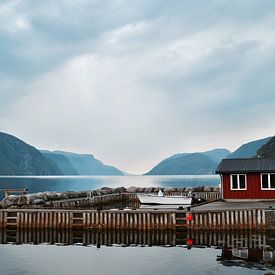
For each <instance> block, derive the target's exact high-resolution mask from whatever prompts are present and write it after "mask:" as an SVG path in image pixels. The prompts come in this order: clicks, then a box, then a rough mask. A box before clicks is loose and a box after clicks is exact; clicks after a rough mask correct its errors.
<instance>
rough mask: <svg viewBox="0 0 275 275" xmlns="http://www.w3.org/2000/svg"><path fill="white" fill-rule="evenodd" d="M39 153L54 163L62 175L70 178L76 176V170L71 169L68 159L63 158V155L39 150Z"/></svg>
mask: <svg viewBox="0 0 275 275" xmlns="http://www.w3.org/2000/svg"><path fill="white" fill-rule="evenodd" d="M40 152H41V153H42V155H43V156H44V157H46V158H47V159H49V160H51V161H53V162H55V163H56V165H57V166H58V168H59V170H60V171H61V172H62V174H63V175H70V176H75V175H78V173H77V171H76V169H75V168H74V167H73V165H72V164H71V162H70V161H69V160H68V158H67V157H65V156H64V155H62V154H58V153H55V152H50V151H46V150H40Z"/></svg>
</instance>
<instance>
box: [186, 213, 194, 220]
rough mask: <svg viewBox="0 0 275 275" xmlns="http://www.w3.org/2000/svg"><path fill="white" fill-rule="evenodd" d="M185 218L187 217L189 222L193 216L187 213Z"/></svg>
mask: <svg viewBox="0 0 275 275" xmlns="http://www.w3.org/2000/svg"><path fill="white" fill-rule="evenodd" d="M186 219H187V220H188V221H189V222H191V221H193V216H192V214H189V215H187V217H186Z"/></svg>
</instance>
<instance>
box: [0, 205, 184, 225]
mask: <svg viewBox="0 0 275 275" xmlns="http://www.w3.org/2000/svg"><path fill="white" fill-rule="evenodd" d="M186 227H187V223H186V211H182V210H141V209H140V210H139V209H137V210H102V211H96V210H78V209H71V210H68V209H5V210H4V209H3V210H0V228H22V229H24V228H53V229H66V228H67V229H68V228H82V229H108V230H114V229H118V230H141V229H144V230H176V229H177V228H186Z"/></svg>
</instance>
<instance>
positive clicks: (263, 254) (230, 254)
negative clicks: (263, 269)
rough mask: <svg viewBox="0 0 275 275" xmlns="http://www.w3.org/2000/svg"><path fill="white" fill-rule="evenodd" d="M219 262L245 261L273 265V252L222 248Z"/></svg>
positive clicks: (274, 259) (274, 256) (274, 255)
mask: <svg viewBox="0 0 275 275" xmlns="http://www.w3.org/2000/svg"><path fill="white" fill-rule="evenodd" d="M219 260H221V261H225V262H226V261H234V260H245V261H246V262H254V263H258V262H261V261H264V262H269V263H274V261H275V254H274V251H267V250H264V249H263V248H223V249H222V255H221V257H220V259H219Z"/></svg>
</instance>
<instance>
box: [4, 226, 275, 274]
mask: <svg viewBox="0 0 275 275" xmlns="http://www.w3.org/2000/svg"><path fill="white" fill-rule="evenodd" d="M0 238H1V240H0V242H1V243H2V245H0V274H20V275H21V274H120V275H124V274H125V275H128V274H150V275H153V274H163V275H164V274H232V275H233V274H266V273H267V272H271V271H272V266H274V260H275V251H274V250H273V248H272V245H273V243H272V240H274V236H273V237H272V236H268V235H265V234H256V233H252V232H246V233H239V234H236V233H234V232H228V233H221V232H216V233H215V232H185V233H181V235H177V234H175V233H171V232H151V233H148V232H137V231H134V232H133V231H131V232H129V231H126V232H121V231H111V232H110V231H105V232H102V231H100V232H92V231H80V232H79V231H77V232H73V231H63V232H56V231H45V230H44V231H43V230H40V231H34V230H31V231H24V232H20V231H17V232H16V231H15V232H13V233H12V232H3V231H0ZM273 242H274V241H273ZM7 243H8V244H7ZM187 244H188V245H187Z"/></svg>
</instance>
